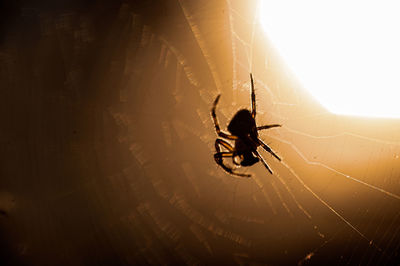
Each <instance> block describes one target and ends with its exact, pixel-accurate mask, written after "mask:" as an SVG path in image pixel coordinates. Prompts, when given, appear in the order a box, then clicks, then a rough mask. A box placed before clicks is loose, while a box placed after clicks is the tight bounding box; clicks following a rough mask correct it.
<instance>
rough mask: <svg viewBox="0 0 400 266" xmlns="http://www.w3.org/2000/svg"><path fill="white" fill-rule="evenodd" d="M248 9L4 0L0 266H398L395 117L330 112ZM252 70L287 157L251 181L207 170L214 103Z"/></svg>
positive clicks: (246, 96)
mask: <svg viewBox="0 0 400 266" xmlns="http://www.w3.org/2000/svg"><path fill="white" fill-rule="evenodd" d="M256 7H257V2H256V1H240V0H228V1H190V0H176V1H175V0H173V1H172V0H171V1H161V0H147V1H134V0H132V1H107V0H87V1H77V0H68V1H67V0H64V1H56V2H54V1H46V0H40V1H35V3H32V2H31V1H24V0H20V1H14V2H9V3H6V2H2V4H1V6H0V10H1V11H0V12H1V16H0V88H1V90H0V93H1V105H0V108H1V112H0V115H1V121H2V128H1V131H0V142H1V144H0V147H1V160H0V163H1V167H0V171H1V172H0V173H1V177H0V232H1V238H0V250H1V251H0V261H2V262H3V263H4V264H3V263H2V265H132V264H140V265H144V264H174V265H176V264H189V265H192V264H216V263H225V264H240V265H242V264H246V265H248V264H267V265H282V264H289V265H293V264H299V265H308V264H316V265H318V264H319V265H320V264H325V265H326V264H336V265H352V264H361V265H367V264H370V265H384V264H399V261H400V255H399V249H400V242H399V240H400V232H399V227H398V225H399V223H400V217H399V213H400V212H399V210H400V204H399V202H400V180H399V174H400V167H399V155H400V136H399V134H398V132H399V129H400V125H399V120H398V119H377V118H374V119H373V118H359V117H349V116H338V115H333V114H330V113H329V112H328V111H326V110H325V109H324V108H323V107H322V106H320V105H319V104H318V103H317V102H316V101H315V100H314V99H313V98H312V97H311V96H310V95H309V94H308V93H307V92H306V91H305V90H304V89H303V88H302V87H301V86H300V85H299V82H298V81H297V80H296V79H295V78H294V75H293V74H292V73H291V72H290V70H289V69H288V67H286V66H285V64H284V62H283V61H282V60H281V59H280V57H279V55H278V53H277V52H276V51H275V49H274V48H273V47H272V46H271V45H270V43H269V41H268V39H267V37H266V36H265V34H264V32H263V30H262V28H261V26H260V25H259V23H258V21H257V20H256V15H255V14H256V11H257V8H256ZM250 72H251V73H253V76H254V79H255V88H256V96H257V107H258V109H257V111H258V113H257V124H258V125H264V124H275V123H279V124H282V125H283V126H282V127H281V128H275V129H270V130H265V131H263V132H261V133H260V138H261V139H263V140H264V142H266V143H267V144H268V145H269V146H270V147H271V148H272V149H274V150H275V151H276V152H277V153H278V154H279V156H281V157H282V159H283V161H282V162H278V161H277V160H275V159H274V158H273V157H272V156H270V155H269V154H267V153H265V152H264V151H262V154H263V156H264V158H265V159H266V161H267V162H268V164H269V165H270V166H271V168H272V169H273V171H274V175H270V174H269V173H268V172H267V171H266V169H265V168H264V167H263V166H262V165H261V164H256V165H254V166H252V167H248V168H241V169H238V170H237V171H238V172H243V173H250V174H252V177H251V178H248V179H247V178H236V177H234V176H230V175H228V174H227V173H226V172H224V171H223V170H222V169H221V168H220V167H218V166H217V165H216V163H215V162H214V159H213V154H214V152H215V148H214V142H215V139H216V137H217V135H216V133H215V129H214V126H213V123H212V120H211V116H210V110H211V107H212V103H213V101H214V99H215V97H216V96H217V95H218V94H220V93H221V94H222V96H221V100H220V103H219V105H218V108H217V116H218V118H219V121H220V124H221V126H222V128H226V125H227V123H229V121H230V119H231V117H232V116H233V115H234V114H235V112H236V111H237V110H239V109H240V108H249V107H250V93H249V90H250V79H249V73H250ZM327 82H329V81H327Z"/></svg>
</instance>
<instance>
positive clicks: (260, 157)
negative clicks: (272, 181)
mask: <svg viewBox="0 0 400 266" xmlns="http://www.w3.org/2000/svg"><path fill="white" fill-rule="evenodd" d="M253 152H254V153H255V155H256V156H257V157H258V159H260V161H261V162H262V164H263V165H264V166H265V168H267V170H268V172H270V174H271V175H273V174H274V173H273V172H272V170H271V168H270V167H269V166H268V164H267V163H266V162H265V160H264V158H263V157H262V156H261V154H259V153H258V151H253Z"/></svg>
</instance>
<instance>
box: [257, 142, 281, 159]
mask: <svg viewBox="0 0 400 266" xmlns="http://www.w3.org/2000/svg"><path fill="white" fill-rule="evenodd" d="M258 142H259V143H260V145H261V147H263V149H264V150H266V151H267V152H269V153H271V154H272V156H274V157H275V158H276V159H277V160H278V161H281V158H279V156H278V155H276V153H275V152H274V151H273V150H271V148H270V147H269V146H268V145H267V144H265V143H264V142H263V141H262V140H261V139H258Z"/></svg>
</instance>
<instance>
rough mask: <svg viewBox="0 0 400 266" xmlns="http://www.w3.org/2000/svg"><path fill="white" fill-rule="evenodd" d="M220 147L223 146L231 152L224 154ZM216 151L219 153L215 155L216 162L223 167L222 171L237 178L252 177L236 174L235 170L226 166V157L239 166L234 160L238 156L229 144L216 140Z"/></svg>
mask: <svg viewBox="0 0 400 266" xmlns="http://www.w3.org/2000/svg"><path fill="white" fill-rule="evenodd" d="M220 145H221V146H223V147H224V148H226V149H227V150H229V152H222V151H221V148H220ZM215 149H216V151H217V152H216V153H215V154H214V160H215V162H216V163H217V164H218V165H219V166H221V168H222V169H224V170H225V171H226V172H228V173H229V174H231V175H236V176H241V177H250V176H251V175H249V174H241V173H236V172H234V171H233V168H231V167H229V166H228V165H226V164H224V161H223V158H224V157H231V158H232V161H233V162H234V163H235V164H237V163H236V162H235V160H234V159H235V157H236V156H237V154H236V153H235V152H234V148H233V147H232V146H231V145H230V144H229V143H228V142H226V141H225V140H223V139H216V140H215Z"/></svg>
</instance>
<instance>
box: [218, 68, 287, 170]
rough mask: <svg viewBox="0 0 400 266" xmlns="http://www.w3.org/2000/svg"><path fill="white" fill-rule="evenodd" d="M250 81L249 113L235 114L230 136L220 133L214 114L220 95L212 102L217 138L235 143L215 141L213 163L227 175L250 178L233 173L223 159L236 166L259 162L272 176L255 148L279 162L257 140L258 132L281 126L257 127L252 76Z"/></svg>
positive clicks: (260, 141)
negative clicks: (229, 158)
mask: <svg viewBox="0 0 400 266" xmlns="http://www.w3.org/2000/svg"><path fill="white" fill-rule="evenodd" d="M250 80H251V112H250V111H249V110H247V109H241V110H239V111H238V112H237V113H236V114H235V116H234V117H233V118H232V120H231V122H230V123H229V125H228V131H229V132H230V133H231V135H230V134H227V133H225V132H223V131H221V129H220V127H219V124H218V120H217V116H216V114H215V109H216V107H217V104H218V101H219V98H220V97H221V94H220V95H218V96H217V98H216V99H215V101H214V104H213V107H212V109H211V115H212V118H213V120H214V125H215V130H216V131H217V134H218V136H219V137H221V138H224V139H228V140H234V141H235V145H234V146H233V147H232V145H231V144H230V143H228V142H227V141H226V140H223V139H221V138H217V139H216V141H215V149H216V151H217V152H216V153H215V154H214V159H215V162H216V163H217V164H218V165H220V166H221V167H222V168H223V169H224V170H225V171H227V172H228V173H230V174H232V175H237V176H244V177H250V176H251V175H249V174H241V173H236V172H234V171H233V168H231V167H229V166H227V165H225V164H224V162H223V158H224V157H231V158H232V162H233V163H234V164H235V165H237V166H251V165H253V164H255V163H257V162H259V161H260V160H261V162H262V163H263V164H264V166H265V167H266V168H267V170H268V171H269V172H270V173H271V174H272V170H271V168H270V167H269V166H268V164H267V163H266V162H265V161H264V159H263V158H262V157H261V155H260V153H258V151H257V147H258V146H261V147H263V148H264V149H265V150H266V151H267V152H269V153H271V154H272V155H273V156H274V157H275V158H276V159H278V160H279V161H280V160H281V158H279V156H278V155H276V154H275V153H274V152H273V151H272V150H271V148H270V147H268V145H267V144H265V143H264V142H262V140H260V139H259V138H258V130H262V129H268V128H273V127H280V126H281V125H277V124H273V125H265V126H261V127H257V125H256V120H255V118H256V94H255V92H254V82H253V76H252V75H251V74H250ZM220 145H221V146H222V147H224V148H225V149H227V150H228V151H221V148H220ZM254 155H255V156H254ZM236 158H239V160H240V161H239V162H237V161H236Z"/></svg>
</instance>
